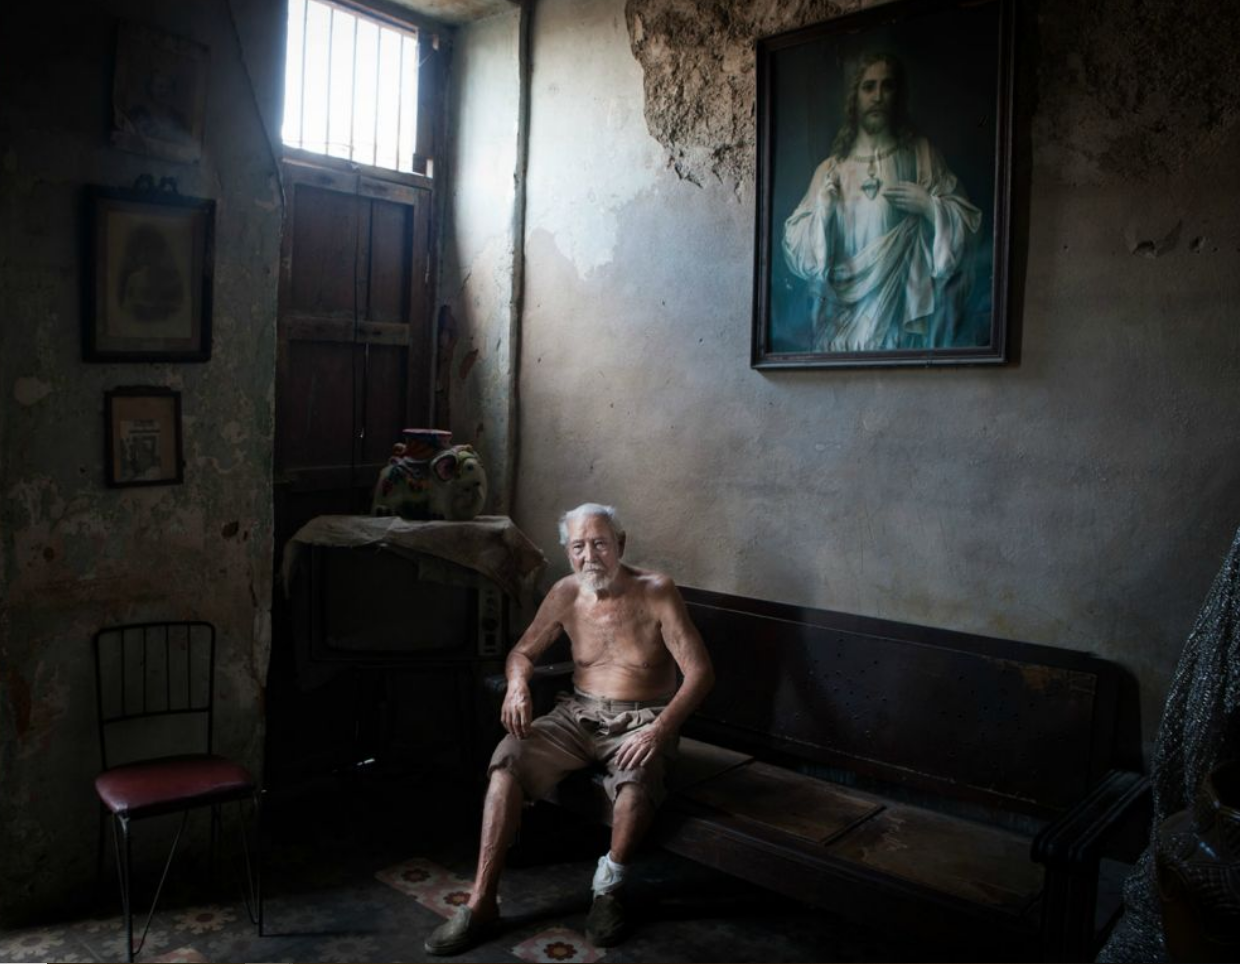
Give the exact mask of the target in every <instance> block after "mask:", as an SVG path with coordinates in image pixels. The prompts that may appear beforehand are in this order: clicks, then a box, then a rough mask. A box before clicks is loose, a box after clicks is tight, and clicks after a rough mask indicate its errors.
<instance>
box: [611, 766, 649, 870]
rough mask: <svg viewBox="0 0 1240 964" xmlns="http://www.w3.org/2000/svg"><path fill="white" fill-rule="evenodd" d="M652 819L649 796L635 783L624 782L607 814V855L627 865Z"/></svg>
mask: <svg viewBox="0 0 1240 964" xmlns="http://www.w3.org/2000/svg"><path fill="white" fill-rule="evenodd" d="M653 820H654V804H653V803H652V802H651V800H650V795H649V794H648V793H647V792H646V791H645V790H643V789H642V788H641V787H639V786H638V785H637V784H635V783H625V784H622V785H621V786H620V789H619V790H618V791H617V792H616V803H615V806H614V807H613V808H612V813H611V852H610V853H609V854H608V856H610V857H611V859H612V860H613V861H615V862H616V863H618V864H627V863H628V862H629V859H630V858H631V857H632V856H633V853H634V851H635V850H636V849H637V845H638V843H640V842H641V839H642V837H644V836H645V835H646V831H647V830H649V829H650V824H651V821H653Z"/></svg>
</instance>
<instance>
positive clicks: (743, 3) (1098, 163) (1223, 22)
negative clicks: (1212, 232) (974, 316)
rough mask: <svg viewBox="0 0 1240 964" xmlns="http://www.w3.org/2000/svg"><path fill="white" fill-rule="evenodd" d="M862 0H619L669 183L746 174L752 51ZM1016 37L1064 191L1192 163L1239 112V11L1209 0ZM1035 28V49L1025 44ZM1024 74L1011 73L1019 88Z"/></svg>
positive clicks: (1073, 18) (1133, 6) (1141, 0)
mask: <svg viewBox="0 0 1240 964" xmlns="http://www.w3.org/2000/svg"><path fill="white" fill-rule="evenodd" d="M877 5H878V4H874V3H865V2H828V0H795V2H789V3H779V4H767V3H753V2H750V0H628V2H627V3H626V4H625V20H626V23H627V26H628V33H629V43H630V47H631V49H632V51H633V56H634V57H636V58H637V61H638V62H639V63H640V64H641V67H642V73H643V82H644V94H645V96H644V113H645V117H646V126H647V128H648V130H649V131H650V134H651V136H653V137H654V138H655V139H656V140H657V141H658V142H659V144H660V145H662V147H663V148H664V150H665V151H666V152H667V158H668V164H669V165H670V166H671V167H672V168H673V169H674V170H675V171H676V172H677V174H678V175H679V176H680V177H682V178H685V179H687V180H689V181H692V182H693V183H695V184H697V185H699V186H700V185H701V184H702V183H703V181H704V180H705V179H708V178H712V179H717V180H720V181H724V182H728V183H731V184H737V185H743V184H749V183H750V182H751V181H752V180H753V177H754V156H755V127H756V118H755V115H754V105H755V94H756V90H755V78H754V66H755V58H754V42H755V41H756V40H757V39H758V38H760V37H769V36H772V35H774V34H777V33H782V32H784V31H787V30H794V29H796V28H798V27H802V26H807V25H809V24H814V23H818V22H821V21H824V20H827V19H830V18H831V17H835V16H839V15H840V14H844V13H850V12H853V11H856V10H859V9H863V8H867V7H871V6H877ZM1030 6H1031V7H1032V9H1033V15H1032V17H1028V16H1026V17H1024V18H1023V19H1022V21H1021V24H1020V28H1019V33H1020V36H1021V41H1019V43H1020V46H1021V47H1022V52H1023V55H1024V62H1025V64H1026V65H1028V64H1029V60H1030V56H1035V57H1037V58H1038V59H1039V61H1040V63H1039V66H1038V67H1037V68H1036V69H1037V71H1038V73H1037V75H1036V78H1037V91H1038V95H1039V99H1040V103H1039V105H1038V111H1037V117H1036V121H1035V124H1034V126H1033V130H1032V138H1033V142H1034V145H1035V147H1034V150H1035V152H1036V158H1037V160H1038V162H1039V163H1043V164H1046V165H1047V166H1050V167H1053V168H1057V169H1059V170H1060V171H1061V172H1062V175H1063V176H1064V177H1065V178H1066V179H1068V180H1070V181H1074V182H1075V181H1082V182H1091V183H1101V182H1106V181H1125V180H1130V179H1137V180H1145V179H1148V178H1150V177H1151V176H1154V175H1158V174H1180V173H1183V172H1185V171H1187V170H1190V169H1191V168H1192V167H1193V166H1195V165H1197V164H1199V163H1200V160H1201V158H1202V156H1203V155H1207V154H1209V153H1211V152H1212V151H1214V150H1217V149H1218V147H1219V146H1220V145H1221V144H1222V142H1223V141H1224V140H1225V139H1226V137H1227V136H1228V133H1229V132H1230V131H1231V130H1232V129H1233V127H1234V126H1235V122H1236V118H1237V115H1238V113H1240V48H1238V47H1237V46H1236V45H1235V44H1232V43H1230V42H1228V41H1226V40H1224V39H1223V38H1232V37H1235V36H1238V35H1240V6H1237V5H1235V4H1222V5H1220V4H1217V3H1212V2H1209V0H1193V2H1190V3H1150V2H1146V0H1100V2H1096V3H1089V4H1076V3H1069V2H1065V0H1043V2H1041V3H1038V4H1032V5H1030ZM1035 31H1036V38H1037V39H1036V45H1037V46H1036V47H1035V46H1034V43H1033V42H1032V41H1033V37H1034V34H1035ZM1034 78H1035V75H1034V74H1032V73H1022V82H1023V83H1025V84H1027V85H1028V84H1029V83H1030V82H1031V81H1033V80H1034Z"/></svg>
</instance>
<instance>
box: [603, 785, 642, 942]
mask: <svg viewBox="0 0 1240 964" xmlns="http://www.w3.org/2000/svg"><path fill="white" fill-rule="evenodd" d="M654 814H655V805H654V801H653V800H651V799H650V794H649V793H648V792H647V791H646V790H645V788H643V787H641V786H640V785H638V784H636V783H623V784H621V785H620V787H619V788H618V789H617V791H616V802H615V803H614V804H613V806H612V813H611V849H610V850H609V851H608V852H607V853H606V854H604V855H603V856H602V857H601V858H599V862H598V868H597V869H596V870H595V872H594V883H593V887H592V889H593V891H594V900H593V902H592V903H591V905H590V913H589V915H588V916H587V918H586V938H587V939H588V940H589V941H590V943H592V944H594V945H595V946H597V947H611V946H613V945H614V944H616V943H618V942H619V941H620V940H621V938H622V937H623V936H624V933H625V929H626V921H625V915H624V905H623V904H622V903H621V901H620V889H621V888H622V887H623V886H624V878H625V875H626V872H627V871H628V863H629V860H630V858H632V856H633V855H634V853H635V852H636V851H637V845H638V843H640V842H641V839H642V837H644V836H645V834H646V831H647V830H649V829H650V824H651V822H652V821H653V820H654Z"/></svg>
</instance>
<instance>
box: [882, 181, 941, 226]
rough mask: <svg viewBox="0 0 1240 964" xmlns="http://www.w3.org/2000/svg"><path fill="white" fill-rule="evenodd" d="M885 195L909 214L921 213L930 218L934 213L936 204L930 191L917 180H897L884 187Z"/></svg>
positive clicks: (894, 205) (892, 203) (891, 202)
mask: <svg viewBox="0 0 1240 964" xmlns="http://www.w3.org/2000/svg"><path fill="white" fill-rule="evenodd" d="M883 197H885V198H886V199H887V201H888V202H889V203H890V204H891V205H892V207H894V208H896V209H898V210H900V211H907V212H908V213H909V214H920V215H921V216H922V217H923V218H926V219H927V220H929V219H930V218H931V217H932V216H933V215H934V204H933V202H932V201H931V199H930V192H929V191H927V190H926V189H925V188H924V187H922V186H921V185H920V184H918V183H917V182H915V181H896V182H895V183H894V184H889V185H888V186H887V187H886V188H884V189H883Z"/></svg>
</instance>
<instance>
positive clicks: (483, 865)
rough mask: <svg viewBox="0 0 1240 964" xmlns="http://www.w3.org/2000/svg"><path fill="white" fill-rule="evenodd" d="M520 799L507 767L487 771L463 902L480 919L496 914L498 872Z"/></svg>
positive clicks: (512, 834) (514, 827)
mask: <svg viewBox="0 0 1240 964" xmlns="http://www.w3.org/2000/svg"><path fill="white" fill-rule="evenodd" d="M523 802H524V798H523V795H522V793H521V784H520V783H518V782H517V778H516V777H515V776H514V775H513V773H512V772H511V771H510V770H505V769H497V770H494V771H493V772H492V773H491V782H490V785H489V786H488V787H487V797H486V802H485V803H484V804H483V807H482V842H481V844H480V845H479V847H478V870H477V873H476V874H475V876H474V889H473V892H472V893H471V894H470V895H469V902H468V904H467V905H466V906H467V907H469V909H470V910H472V911H473V912H474V915H475V916H476V917H477V918H478V919H479V920H480V921H491V920H494V919H495V918H496V917H498V916H499V904H498V903H497V901H496V898H497V895H498V893H499V875H500V871H502V870H503V869H504V857H505V856H507V854H508V848H509V847H510V846H511V845H512V841H513V838H515V837H516V834H517V828H518V827H519V826H520V823H521V804H522V803H523Z"/></svg>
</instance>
